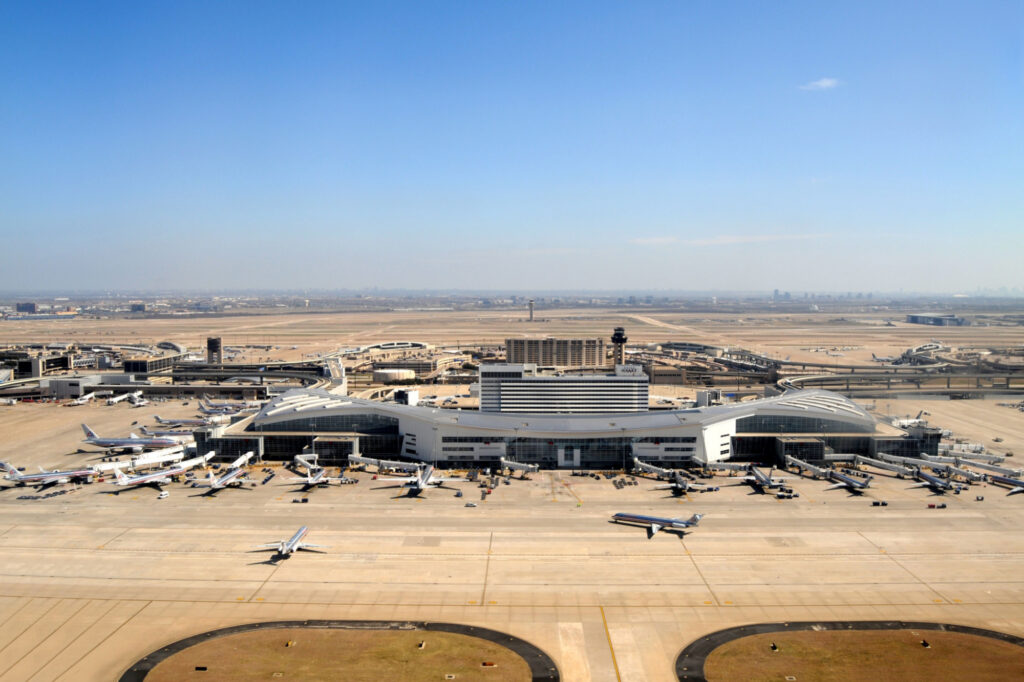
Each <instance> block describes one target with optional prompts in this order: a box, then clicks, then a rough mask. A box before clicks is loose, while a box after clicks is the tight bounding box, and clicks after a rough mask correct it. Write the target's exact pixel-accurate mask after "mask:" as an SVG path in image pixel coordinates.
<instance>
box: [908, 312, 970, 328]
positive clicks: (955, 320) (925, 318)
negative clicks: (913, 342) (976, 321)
mask: <svg viewBox="0 0 1024 682" xmlns="http://www.w3.org/2000/svg"><path fill="white" fill-rule="evenodd" d="M907 322H908V323H910V324H928V325H932V326H933V327H967V326H970V324H971V322H970V320H966V319H964V318H962V317H957V316H956V315H954V314H953V313H947V314H943V315H934V314H931V313H920V314H915V315H907Z"/></svg>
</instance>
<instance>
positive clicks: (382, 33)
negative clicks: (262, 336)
mask: <svg viewBox="0 0 1024 682" xmlns="http://www.w3.org/2000/svg"><path fill="white" fill-rule="evenodd" d="M829 5H835V6H829ZM0 19H2V20H0V235H2V237H3V241H2V244H3V246H4V252H5V253H4V266H3V268H0V289H22V288H38V287H40V286H41V285H43V284H49V286H50V288H61V287H72V286H77V287H81V288H103V287H110V288H119V287H132V288H140V287H142V288H144V287H172V286H176V287H182V288H192V287H229V286H230V287H232V288H239V287H252V288H255V287H260V288H267V287H287V288H294V287H302V286H309V287H330V288H334V287H336V288H360V287H364V286H365V287H370V286H395V287H411V288H421V287H422V288H439V287H444V288H449V287H450V288H460V289H482V288H487V289H502V288H506V289H522V290H526V289H539V288H563V289H564V288H574V289H587V288H592V289H598V288H601V289H604V288H623V289H687V290H699V289H719V290H722V289H743V290H750V289H767V290H770V289H774V288H780V289H792V290H808V289H809V290H817V291H824V290H841V291H848V290H854V291H856V290H875V291H879V290H895V289H899V288H905V289H908V290H918V291H921V290H932V291H971V290H974V289H975V288H977V287H1000V286H1008V287H1013V286H1020V285H1022V284H1024V277H1022V275H1021V262H1022V260H1024V259H1022V256H1024V4H1022V3H1020V2H1005V3H984V2H982V3H943V2H935V3H892V2H884V3H820V2H813V3H812V2H807V3H788V2H783V3H766V2H750V3H714V2H675V1H673V2H645V3H639V2H638V3H624V2H587V3H568V2H559V3H550V2H549V3H485V2H481V3H471V2H452V3H427V2H410V3H384V2H381V3H351V4H343V3H333V2H332V3H322V4H320V3H281V2H277V3H253V2H244V3H241V2H240V3H211V2H196V3H188V2H173V3H172V2H162V3H158V2H154V3H123V4H117V3H98V4H92V3H88V4H87V3H80V4H74V3H67V4H66V5H65V6H57V5H56V4H49V3H38V2H24V3H21V2H7V3H5V4H4V5H3V7H2V8H0ZM115 266H116V267H115ZM41 277H42V278H45V279H44V280H43V281H41V280H40V278H41Z"/></svg>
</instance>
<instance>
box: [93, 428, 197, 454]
mask: <svg viewBox="0 0 1024 682" xmlns="http://www.w3.org/2000/svg"><path fill="white" fill-rule="evenodd" d="M82 431H84V432H85V440H83V441H82V442H83V443H89V444H90V445H96V446H98V447H101V448H105V449H107V450H128V451H131V452H142V451H143V450H147V449H151V448H170V447H173V446H175V445H180V444H181V441H182V439H181V438H167V437H163V436H160V437H156V438H139V437H138V436H136V435H135V434H134V433H132V434H129V436H128V438H103V437H101V436H98V435H97V434H96V432H95V431H93V430H92V429H90V428H89V427H88V425H86V424H82Z"/></svg>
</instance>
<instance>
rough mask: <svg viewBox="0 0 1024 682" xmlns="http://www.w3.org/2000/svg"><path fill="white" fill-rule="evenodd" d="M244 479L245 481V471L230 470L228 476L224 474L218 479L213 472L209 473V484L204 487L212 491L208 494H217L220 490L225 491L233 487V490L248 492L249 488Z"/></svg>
mask: <svg viewBox="0 0 1024 682" xmlns="http://www.w3.org/2000/svg"><path fill="white" fill-rule="evenodd" d="M244 479H245V469H230V470H228V472H227V473H226V474H224V475H223V476H221V477H220V478H217V477H216V476H214V475H213V472H212V471H210V472H209V473H208V479H207V482H206V483H205V484H203V485H204V487H207V488H209V489H210V490H209V491H208V492H207V494H211V493H215V492H217V491H218V490H224V488H229V487H231V488H241V489H242V490H247V488H246V487H245V480H244Z"/></svg>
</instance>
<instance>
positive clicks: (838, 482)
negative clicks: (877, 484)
mask: <svg viewBox="0 0 1024 682" xmlns="http://www.w3.org/2000/svg"><path fill="white" fill-rule="evenodd" d="M828 479H829V480H830V481H835V485H830V486H829V487H827V488H825V490H836V489H837V488H846V489H847V490H849V491H850V492H851V493H853V494H855V495H859V494H860V493H861V492H862V491H863V490H864V489H866V488H867V487H868V485H870V483H871V477H870V476H868V477H867V478H864V479H860V480H858V479H856V478H851V477H849V476H847V475H846V474H841V473H839V472H838V471H835V470H833V469H829V471H828Z"/></svg>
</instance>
